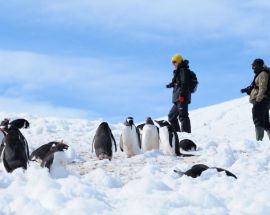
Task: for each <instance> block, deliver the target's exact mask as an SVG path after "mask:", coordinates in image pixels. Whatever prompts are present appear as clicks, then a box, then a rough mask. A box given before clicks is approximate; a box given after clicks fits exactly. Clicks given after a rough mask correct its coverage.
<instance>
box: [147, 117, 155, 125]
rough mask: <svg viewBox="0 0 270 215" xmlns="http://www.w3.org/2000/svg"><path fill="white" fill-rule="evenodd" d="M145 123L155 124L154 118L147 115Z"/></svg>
mask: <svg viewBox="0 0 270 215" xmlns="http://www.w3.org/2000/svg"><path fill="white" fill-rule="evenodd" d="M145 124H148V125H154V122H153V120H152V119H151V117H147V118H146V120H145Z"/></svg>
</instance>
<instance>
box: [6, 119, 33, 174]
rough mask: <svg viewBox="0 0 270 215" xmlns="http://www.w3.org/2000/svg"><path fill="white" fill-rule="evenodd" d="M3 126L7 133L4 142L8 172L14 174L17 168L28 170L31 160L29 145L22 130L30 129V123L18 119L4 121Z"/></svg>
mask: <svg viewBox="0 0 270 215" xmlns="http://www.w3.org/2000/svg"><path fill="white" fill-rule="evenodd" d="M1 126H3V130H4V132H5V133H6V136H5V137H4V138H3V140H2V144H1V145H2V146H4V148H3V147H2V148H3V164H4V167H5V169H6V171H7V172H12V171H13V170H15V169H17V168H23V169H27V165H28V160H29V149H28V143H27V141H26V139H25V137H24V136H23V135H22V133H21V132H20V131H19V129H20V128H28V127H29V122H28V121H27V120H25V119H18V120H14V121H12V122H9V120H8V119H5V120H4V121H2V123H1Z"/></svg>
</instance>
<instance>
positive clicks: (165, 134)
mask: <svg viewBox="0 0 270 215" xmlns="http://www.w3.org/2000/svg"><path fill="white" fill-rule="evenodd" d="M159 136H160V151H161V152H162V153H163V154H165V155H175V150H174V147H175V144H174V141H175V137H173V138H172V146H171V145H170V139H169V137H170V136H169V131H168V128H167V127H162V128H160V129H159Z"/></svg>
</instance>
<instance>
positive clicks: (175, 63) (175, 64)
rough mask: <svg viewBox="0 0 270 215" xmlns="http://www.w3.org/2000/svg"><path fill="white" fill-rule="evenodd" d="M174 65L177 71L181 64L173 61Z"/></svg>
mask: <svg viewBox="0 0 270 215" xmlns="http://www.w3.org/2000/svg"><path fill="white" fill-rule="evenodd" d="M172 64H173V65H174V68H175V69H177V67H178V65H179V63H178V62H176V61H173V62H172Z"/></svg>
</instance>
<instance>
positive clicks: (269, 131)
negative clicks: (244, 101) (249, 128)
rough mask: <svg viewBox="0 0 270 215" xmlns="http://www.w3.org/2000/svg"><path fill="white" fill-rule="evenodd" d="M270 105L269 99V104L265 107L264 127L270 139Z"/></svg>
mask: <svg viewBox="0 0 270 215" xmlns="http://www.w3.org/2000/svg"><path fill="white" fill-rule="evenodd" d="M269 105H270V104H269V101H268V100H267V105H266V108H265V118H264V129H265V131H266V133H267V135H268V137H269V139H270V122H269Z"/></svg>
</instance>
